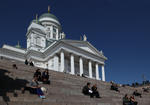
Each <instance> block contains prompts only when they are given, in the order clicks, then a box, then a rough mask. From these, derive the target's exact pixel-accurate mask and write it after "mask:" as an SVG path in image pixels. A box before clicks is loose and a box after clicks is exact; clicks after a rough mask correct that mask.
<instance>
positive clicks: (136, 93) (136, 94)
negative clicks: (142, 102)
mask: <svg viewBox="0 0 150 105" xmlns="http://www.w3.org/2000/svg"><path fill="white" fill-rule="evenodd" d="M133 95H134V96H140V98H141V97H142V94H141V93H139V92H138V91H137V90H135V91H134V92H133Z"/></svg>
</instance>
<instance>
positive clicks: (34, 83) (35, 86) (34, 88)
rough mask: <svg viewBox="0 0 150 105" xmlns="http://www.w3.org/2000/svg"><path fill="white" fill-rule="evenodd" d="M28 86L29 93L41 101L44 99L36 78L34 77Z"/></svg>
mask: <svg viewBox="0 0 150 105" xmlns="http://www.w3.org/2000/svg"><path fill="white" fill-rule="evenodd" d="M30 86H31V90H30V91H31V93H33V94H37V95H38V96H39V97H40V98H42V99H43V98H45V95H44V93H43V92H42V90H41V87H40V86H39V83H38V77H36V76H34V78H33V80H32V81H31V83H30Z"/></svg>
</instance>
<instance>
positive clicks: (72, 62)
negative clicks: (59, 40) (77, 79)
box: [70, 54, 75, 74]
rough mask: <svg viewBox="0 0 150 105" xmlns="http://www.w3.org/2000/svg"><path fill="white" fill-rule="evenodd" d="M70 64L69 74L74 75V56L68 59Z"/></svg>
mask: <svg viewBox="0 0 150 105" xmlns="http://www.w3.org/2000/svg"><path fill="white" fill-rule="evenodd" d="M70 64H71V74H75V72H74V55H73V54H71V57H70Z"/></svg>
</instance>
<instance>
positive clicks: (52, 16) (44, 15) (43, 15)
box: [39, 13, 58, 21]
mask: <svg viewBox="0 0 150 105" xmlns="http://www.w3.org/2000/svg"><path fill="white" fill-rule="evenodd" d="M45 17H49V18H53V19H55V20H57V21H58V18H57V17H56V16H55V15H53V14H51V13H44V14H42V15H41V16H40V17H39V19H42V18H45Z"/></svg>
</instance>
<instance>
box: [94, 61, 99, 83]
mask: <svg viewBox="0 0 150 105" xmlns="http://www.w3.org/2000/svg"><path fill="white" fill-rule="evenodd" d="M95 68H96V79H97V80H99V69H98V64H97V63H96V65H95Z"/></svg>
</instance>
